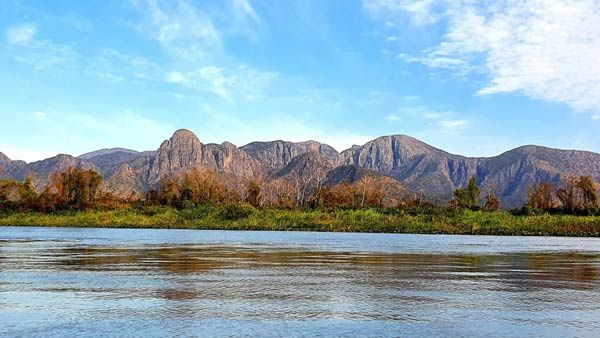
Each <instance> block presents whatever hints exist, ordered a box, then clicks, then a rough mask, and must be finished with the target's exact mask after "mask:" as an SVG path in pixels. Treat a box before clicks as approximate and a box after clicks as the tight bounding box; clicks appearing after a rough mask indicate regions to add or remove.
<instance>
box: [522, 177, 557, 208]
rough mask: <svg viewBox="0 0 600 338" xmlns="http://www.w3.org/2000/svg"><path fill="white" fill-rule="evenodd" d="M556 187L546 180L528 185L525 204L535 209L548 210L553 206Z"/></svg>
mask: <svg viewBox="0 0 600 338" xmlns="http://www.w3.org/2000/svg"><path fill="white" fill-rule="evenodd" d="M555 191H556V187H555V186H554V185H552V184H550V183H548V182H541V183H540V184H538V185H536V186H533V187H530V188H529V190H528V192H527V194H528V201H527V204H528V205H529V206H530V207H532V208H535V209H540V210H550V209H552V208H553V207H554V192H555Z"/></svg>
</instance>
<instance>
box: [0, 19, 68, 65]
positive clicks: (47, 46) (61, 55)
mask: <svg viewBox="0 0 600 338" xmlns="http://www.w3.org/2000/svg"><path fill="white" fill-rule="evenodd" d="M38 31H39V30H38V26H37V25H36V24H34V23H25V24H21V25H17V26H12V27H9V28H8V29H7V30H6V40H7V42H8V45H9V48H10V49H9V50H10V52H11V55H12V57H13V59H14V60H16V61H18V62H21V63H25V64H29V65H31V66H32V67H33V68H35V69H38V70H42V69H48V68H51V67H53V66H56V65H61V66H63V67H66V66H68V65H72V64H74V63H75V62H76V60H77V58H78V53H77V52H76V51H75V50H74V49H73V48H72V47H71V46H68V45H64V44H58V43H54V42H51V41H48V40H41V39H37V38H36V35H37V33H38Z"/></svg>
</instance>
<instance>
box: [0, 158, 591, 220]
mask: <svg viewBox="0 0 600 338" xmlns="http://www.w3.org/2000/svg"><path fill="white" fill-rule="evenodd" d="M33 181H34V180H33V179H32V178H31V177H28V178H26V179H25V180H23V181H22V182H19V181H15V180H0V208H1V209H4V210H17V211H26V210H33V211H39V212H55V211H60V210H74V211H82V210H88V209H114V208H127V207H132V206H139V205H142V206H153V205H161V206H170V207H174V208H178V209H188V208H194V207H199V206H203V205H231V204H240V203H245V204H248V205H251V206H252V207H255V208H287V209H293V208H330V209H335V208H343V209H361V208H381V209H383V208H415V207H418V208H420V210H431V208H439V209H446V210H458V209H471V210H482V211H487V212H494V211H498V210H500V209H501V203H500V199H499V198H498V197H497V196H496V195H495V194H494V193H493V190H491V189H490V190H489V191H488V192H487V193H485V194H482V190H481V188H480V187H479V186H478V184H477V179H476V177H472V178H471V179H470V180H469V182H468V184H467V185H466V186H465V187H463V188H459V189H456V190H455V191H454V193H453V195H452V199H451V200H450V202H449V203H447V204H440V203H433V202H431V201H426V200H425V199H423V198H422V196H415V197H414V198H412V199H405V200H398V199H395V198H393V196H391V195H390V193H389V192H388V191H387V189H386V183H385V182H382V181H381V180H378V179H377V178H376V177H370V176H366V177H363V178H362V179H360V180H358V181H356V182H354V183H341V184H338V185H334V186H324V184H323V179H322V177H319V176H318V175H314V176H311V177H309V178H300V177H295V178H294V177H292V178H287V179H285V178H279V179H274V180H270V181H262V182H261V181H259V180H248V181H239V180H231V179H229V180H228V179H226V178H224V177H223V176H222V175H220V174H219V173H218V172H217V171H215V170H210V169H205V168H200V167H196V168H192V169H190V170H188V171H186V172H184V173H182V174H178V175H168V176H165V177H163V178H162V179H161V181H160V184H159V185H158V187H157V188H156V189H151V190H148V191H147V192H146V193H145V194H144V195H143V196H141V197H140V198H133V195H132V197H131V198H128V199H122V198H118V197H115V196H114V195H112V194H110V193H107V192H105V191H104V189H103V178H102V176H101V175H100V174H99V173H97V172H96V171H94V170H81V169H77V168H69V169H67V170H66V171H64V172H58V173H53V174H52V175H51V176H50V177H49V180H48V182H45V185H44V188H43V189H42V190H41V191H38V189H36V187H35V186H34V183H33ZM596 186H597V185H596V182H594V180H593V178H592V177H590V176H580V177H578V178H567V179H565V180H564V181H563V184H562V186H555V185H553V184H551V183H548V182H541V183H539V184H536V185H534V186H532V187H530V188H529V189H528V200H527V203H526V205H525V206H524V207H523V208H520V209H517V210H513V213H516V214H534V213H540V212H560V213H567V214H582V215H589V214H599V215H600V211H599V206H598V204H599V198H598V194H597V190H596ZM482 195H483V196H482ZM423 206H425V207H426V208H423Z"/></svg>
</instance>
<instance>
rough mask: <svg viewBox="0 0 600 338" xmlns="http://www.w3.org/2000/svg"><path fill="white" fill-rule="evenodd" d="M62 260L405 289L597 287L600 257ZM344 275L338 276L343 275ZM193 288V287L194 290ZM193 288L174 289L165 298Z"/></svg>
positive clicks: (129, 252)
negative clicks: (446, 284) (448, 285)
mask: <svg viewBox="0 0 600 338" xmlns="http://www.w3.org/2000/svg"><path fill="white" fill-rule="evenodd" d="M54 255H55V256H56V257H57V261H56V262H55V263H56V265H57V266H59V267H63V268H69V269H89V270H111V269H115V270H119V271H127V270H151V271H154V272H155V273H164V274H197V273H208V272H211V271H214V270H226V269H234V270H248V271H253V270H254V271H267V270H273V271H278V272H281V271H282V270H283V271H285V272H286V274H287V276H288V277H289V278H290V279H292V278H297V279H298V280H301V278H302V276H306V277H312V278H327V277H331V278H334V280H337V284H338V287H342V286H343V285H344V283H352V284H354V285H357V284H358V285H361V284H363V285H368V286H371V287H372V286H381V287H395V288H405V289H408V290H410V289H415V290H416V289H421V290H422V289H423V288H425V289H427V288H439V284H438V283H439V282H443V281H444V280H448V281H450V280H451V281H469V280H472V281H477V280H482V279H485V280H493V281H496V282H498V283H500V284H502V285H505V286H506V287H507V288H510V289H512V290H515V291H518V290H529V289H532V288H571V289H589V288H593V287H595V286H594V282H596V281H597V280H598V275H599V271H598V269H599V266H600V256H598V255H585V254H578V253H510V254H500V255H455V254H386V253H350V252H324V251H305V250H283V249H282V250H277V249H272V248H268V247H261V248H256V247H254V248H253V247H227V246H213V247H198V246H192V245H179V246H164V247H157V248H153V247H138V248H114V247H69V248H63V249H62V250H60V252H55V253H54ZM336 278H337V279H336ZM192 295H193V293H190V296H192ZM185 297H186V295H185V294H182V295H178V294H177V293H174V294H169V293H167V294H166V296H165V298H166V299H177V298H185Z"/></svg>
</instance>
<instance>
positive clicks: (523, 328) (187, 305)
mask: <svg viewBox="0 0 600 338" xmlns="http://www.w3.org/2000/svg"><path fill="white" fill-rule="evenodd" d="M599 276H600V240H598V239H585V238H551V237H484V236H431V235H393V234H343V233H306V232H237V231H188V230H142V229H132V230H126V229H89V228H81V229H80V228H18V227H4V228H0V336H3V337H4V336H6V337H17V336H19V337H21V336H56V337H65V336H103V337H105V336H108V337H110V336H115V337H121V336H142V337H150V336H198V337H205V336H360V337H365V336H374V337H375V336H377V337H380V336H411V335H412V336H580V337H582V336H589V337H593V336H597V335H598V332H600V282H599V280H598V278H599Z"/></svg>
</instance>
